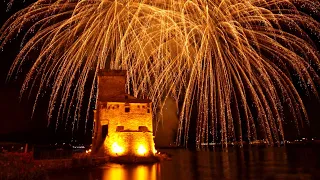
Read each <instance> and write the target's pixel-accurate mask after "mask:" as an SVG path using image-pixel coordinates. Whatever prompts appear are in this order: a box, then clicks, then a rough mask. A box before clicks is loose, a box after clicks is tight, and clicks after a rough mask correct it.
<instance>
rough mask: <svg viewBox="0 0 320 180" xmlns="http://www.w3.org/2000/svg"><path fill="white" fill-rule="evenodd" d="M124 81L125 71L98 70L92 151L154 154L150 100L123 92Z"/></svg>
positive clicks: (114, 154)
mask: <svg viewBox="0 0 320 180" xmlns="http://www.w3.org/2000/svg"><path fill="white" fill-rule="evenodd" d="M126 81H127V78H126V71H122V70H110V71H107V70H101V71H100V72H99V74H98V93H97V94H98V97H97V104H96V110H94V134H93V139H92V153H95V154H100V155H107V156H111V157H123V156H135V157H136V156H142V157H150V156H154V155H155V145H154V135H153V125H152V107H151V101H150V100H148V99H138V98H136V97H133V96H131V95H129V94H126V92H125V85H126Z"/></svg>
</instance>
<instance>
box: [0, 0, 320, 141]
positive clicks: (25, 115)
mask: <svg viewBox="0 0 320 180" xmlns="http://www.w3.org/2000/svg"><path fill="white" fill-rule="evenodd" d="M30 2H32V1H30V0H26V1H25V2H24V3H23V2H22V1H15V4H13V7H12V8H11V10H10V11H8V12H7V11H6V9H7V5H6V3H4V1H3V0H2V1H0V26H1V25H2V24H3V23H4V22H5V20H6V19H8V18H9V17H10V15H12V14H13V13H14V12H16V11H17V10H18V9H21V8H23V7H25V6H27V4H28V3H30ZM19 39H21V37H17V39H16V40H13V41H12V42H11V43H10V44H9V45H6V46H5V48H4V50H3V51H2V52H1V53H0V63H1V64H0V114H1V116H0V141H21V142H25V141H34V142H37V143H47V142H55V141H66V140H70V139H71V138H72V136H73V137H76V139H78V141H79V140H80V141H81V142H85V143H90V138H91V134H90V131H89V132H87V133H86V134H84V132H83V129H81V128H80V129H79V130H78V131H75V132H73V134H72V132H71V131H70V130H66V131H63V129H60V130H57V131H56V130H55V128H54V127H53V126H47V117H46V113H47V103H48V102H47V99H46V97H45V98H43V99H42V100H40V101H39V103H38V106H37V109H36V111H35V115H34V117H33V118H32V119H31V113H32V108H33V104H34V100H33V99H32V95H31V98H30V99H28V97H27V96H23V97H22V98H21V99H20V87H21V84H22V82H23V80H24V77H23V73H22V74H20V75H18V76H17V77H16V76H13V77H12V79H11V80H10V81H8V82H6V78H7V73H8V71H9V68H10V66H11V64H12V62H13V60H14V57H15V56H16V55H17V53H18V51H19V45H20V43H19ZM318 73H319V72H318ZM319 92H320V91H319ZM301 96H302V97H303V100H304V102H305V106H306V108H307V110H308V113H309V118H310V122H311V124H310V128H306V129H304V130H303V131H304V132H303V133H305V135H306V136H310V137H311V136H312V137H316V136H317V137H320V131H319V130H318V129H319V128H320V113H319V110H320V104H319V102H318V101H317V100H316V99H315V98H314V97H312V96H305V95H304V94H302V95H301ZM289 134H290V132H289ZM293 136H294V135H293Z"/></svg>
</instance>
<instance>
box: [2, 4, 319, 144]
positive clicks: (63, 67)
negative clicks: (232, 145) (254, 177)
mask: <svg viewBox="0 0 320 180" xmlns="http://www.w3.org/2000/svg"><path fill="white" fill-rule="evenodd" d="M297 7H299V8H297ZM301 8H302V9H303V8H305V9H308V11H310V12H313V13H314V14H319V9H320V4H319V2H318V1H315V2H314V1H308V0H212V1H205V0H154V1H152V0H145V1H143V0H140V1H138V0H113V1H111V0H55V1H50V0H38V1H36V2H35V3H34V4H32V5H30V6H28V7H27V8H25V9H22V10H21V11H19V12H17V13H16V14H15V15H13V16H12V17H11V18H10V19H9V20H8V21H7V22H6V24H5V25H4V26H3V27H2V29H1V30H0V33H1V36H0V41H1V43H2V44H1V47H3V46H4V45H5V44H6V43H7V42H8V41H10V40H11V39H12V38H13V37H15V36H16V35H17V33H20V31H23V30H24V31H23V32H25V30H26V29H27V30H28V31H27V32H26V33H25V39H24V40H23V46H22V50H21V51H20V53H19V55H18V56H17V58H16V60H15V61H14V63H13V66H12V68H11V70H10V73H9V74H10V75H12V74H14V73H15V72H17V71H19V70H20V67H21V65H22V64H24V63H25V62H27V61H28V60H27V59H26V57H28V56H29V54H30V53H31V52H33V50H34V49H38V51H39V52H40V54H39V56H37V59H36V60H35V61H34V63H33V66H32V67H31V68H30V71H29V73H28V74H27V77H26V79H25V82H24V85H23V88H22V91H25V89H27V88H28V87H33V86H34V83H35V82H36V80H37V79H40V80H41V81H40V84H39V85H40V88H39V91H38V96H37V99H38V97H39V95H40V94H41V91H42V89H44V88H46V87H47V86H51V84H50V82H54V83H53V85H52V95H51V99H50V103H49V110H48V116H49V117H51V115H52V113H53V110H54V108H57V107H55V103H56V102H57V100H58V99H60V98H61V99H62V100H61V105H59V107H58V108H59V109H64V110H65V111H63V114H64V113H67V114H69V113H70V109H71V108H70V107H71V106H73V105H75V106H76V107H77V109H76V111H75V113H76V114H80V111H81V104H82V102H83V99H85V98H88V99H92V98H94V97H95V96H94V95H95V91H94V83H93V85H92V88H91V93H90V97H84V86H85V83H86V82H87V80H88V77H89V73H90V72H94V79H93V82H95V77H96V76H97V72H98V70H99V69H103V68H105V67H106V66H109V67H110V68H111V69H126V70H127V73H128V82H130V83H128V87H127V89H129V85H131V86H132V88H133V92H134V95H135V96H142V95H147V97H148V98H150V99H152V100H153V102H154V103H153V105H154V108H157V107H158V106H159V105H161V101H163V99H166V98H167V97H173V98H174V99H175V100H176V101H177V102H181V103H182V105H181V106H180V107H179V109H180V111H179V117H180V123H179V129H178V132H177V133H178V136H177V143H178V144H179V145H186V144H187V142H188V137H189V129H190V121H191V120H190V119H191V118H190V117H191V112H192V109H194V108H196V112H197V113H198V115H197V121H196V144H197V146H198V147H200V145H201V143H207V142H222V143H224V144H227V143H228V142H233V141H240V142H242V141H243V140H249V141H255V140H257V139H264V140H265V141H266V142H267V143H269V144H273V143H279V142H280V141H283V140H284V130H283V123H284V122H283V118H284V117H283V105H286V106H288V107H289V109H290V112H291V113H292V114H293V117H294V119H293V123H294V124H295V125H296V127H297V130H299V127H300V126H302V125H303V124H305V123H308V120H307V113H306V110H305V108H304V105H303V102H302V100H301V97H300V96H299V94H298V91H297V89H296V87H295V86H294V84H293V80H292V75H293V74H294V75H295V76H296V77H299V84H300V86H301V87H302V88H304V89H305V90H306V92H309V91H310V92H312V93H313V94H315V95H317V90H316V84H318V83H319V82H320V81H319V77H318V75H317V74H316V71H317V70H318V68H319V65H320V63H319V59H320V58H319V57H320V56H319V53H318V52H317V48H316V45H315V44H314V42H313V41H312V39H311V37H310V36H309V35H308V34H307V33H306V32H305V31H304V29H306V28H307V29H308V30H311V31H312V33H318V34H319V32H320V31H319V28H320V25H319V22H317V21H315V20H314V19H313V18H312V17H311V16H309V15H307V14H305V13H303V12H302V11H301ZM283 25H286V27H285V28H284V27H283ZM73 82H76V83H75V84H74V83H73ZM70 97H71V99H72V100H71V101H70ZM195 102H196V103H197V104H196V105H195V104H193V103H195ZM177 104H178V103H177ZM87 111H89V106H88V109H87ZM59 112H60V111H59ZM154 112H155V111H154ZM244 137H246V138H244Z"/></svg>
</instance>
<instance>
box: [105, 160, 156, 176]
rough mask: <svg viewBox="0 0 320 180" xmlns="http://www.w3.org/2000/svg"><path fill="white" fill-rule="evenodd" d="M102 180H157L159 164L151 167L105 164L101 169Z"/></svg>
mask: <svg viewBox="0 0 320 180" xmlns="http://www.w3.org/2000/svg"><path fill="white" fill-rule="evenodd" d="M102 170H103V175H102V177H103V178H102V179H103V180H110V179H117V180H136V179H139V180H157V179H159V178H160V177H157V174H158V175H160V174H161V173H160V164H153V165H120V164H107V165H105V166H103V167H102Z"/></svg>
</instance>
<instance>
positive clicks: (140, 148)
mask: <svg viewBox="0 0 320 180" xmlns="http://www.w3.org/2000/svg"><path fill="white" fill-rule="evenodd" d="M146 152H147V150H146V148H145V147H144V146H143V145H140V146H139V148H138V154H139V155H144V154H145V153H146Z"/></svg>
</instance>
